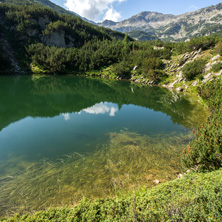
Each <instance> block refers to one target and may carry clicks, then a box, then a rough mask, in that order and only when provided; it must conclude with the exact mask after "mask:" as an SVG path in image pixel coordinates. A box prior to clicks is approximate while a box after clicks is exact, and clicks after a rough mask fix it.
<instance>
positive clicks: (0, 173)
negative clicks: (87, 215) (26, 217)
mask: <svg viewBox="0 0 222 222" xmlns="http://www.w3.org/2000/svg"><path fill="white" fill-rule="evenodd" d="M205 118H206V112H205V111H204V109H203V107H202V106H201V105H199V104H198V103H197V100H196V99H195V98H193V97H189V96H185V95H183V94H178V93H175V92H171V91H169V90H167V89H164V88H159V87H149V86H141V85H136V84H134V83H131V82H128V81H114V80H106V79H90V78H81V77H72V76H65V77H54V76H49V77H42V78H36V77H35V76H33V77H28V76H25V77H24V76H23V77H8V76H3V77H0V216H3V215H6V216H7V215H11V214H13V213H16V212H18V213H25V212H34V211H36V210H40V209H45V208H47V207H57V206H66V205H69V206H72V205H75V204H76V203H77V202H78V201H79V200H80V199H81V198H83V197H88V198H99V197H106V196H113V195H118V194H119V193H124V192H127V191H129V190H131V189H135V188H137V187H140V186H141V185H144V186H147V187H149V186H151V184H152V181H153V180H154V179H159V180H160V181H161V182H164V181H166V180H169V179H173V178H175V177H176V174H177V173H178V163H179V158H178V155H179V153H180V152H181V150H182V147H184V146H186V145H187V144H188V143H189V141H190V140H192V139H193V134H192V129H193V128H196V127H197V126H198V125H199V124H201V123H203V121H204V120H205Z"/></svg>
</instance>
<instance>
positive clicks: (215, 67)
mask: <svg viewBox="0 0 222 222" xmlns="http://www.w3.org/2000/svg"><path fill="white" fill-rule="evenodd" d="M221 69H222V63H221V62H218V63H216V64H214V65H213V66H212V71H213V72H219V71H220V70H221Z"/></svg>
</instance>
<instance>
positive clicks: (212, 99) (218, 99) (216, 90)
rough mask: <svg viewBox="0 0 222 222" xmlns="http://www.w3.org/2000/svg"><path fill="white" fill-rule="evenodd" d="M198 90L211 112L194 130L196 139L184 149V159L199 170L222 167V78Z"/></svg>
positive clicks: (185, 163)
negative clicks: (205, 120)
mask: <svg viewBox="0 0 222 222" xmlns="http://www.w3.org/2000/svg"><path fill="white" fill-rule="evenodd" d="M198 92H199V94H200V96H201V97H202V98H203V99H205V100H206V102H207V104H208V106H209V108H210V110H211V114H210V116H209V118H208V120H207V122H206V123H205V124H204V125H203V126H201V127H200V128H199V129H198V130H197V132H194V134H195V135H196V139H195V140H193V141H192V142H191V143H190V145H189V146H188V147H187V148H186V149H184V150H183V155H182V159H183V162H184V165H185V166H186V167H189V168H190V167H192V168H194V169H195V170H198V171H205V170H215V169H219V168H220V167H222V80H221V79H219V80H216V81H213V82H210V83H208V84H206V85H203V86H202V87H199V88H198Z"/></svg>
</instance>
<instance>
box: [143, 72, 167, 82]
mask: <svg viewBox="0 0 222 222" xmlns="http://www.w3.org/2000/svg"><path fill="white" fill-rule="evenodd" d="M144 76H145V77H147V78H149V79H150V80H151V81H154V82H160V81H161V80H163V79H164V78H165V77H166V76H167V75H166V73H165V72H163V71H162V70H159V69H157V70H153V69H150V70H149V71H148V72H147V73H146V74H145V75H144Z"/></svg>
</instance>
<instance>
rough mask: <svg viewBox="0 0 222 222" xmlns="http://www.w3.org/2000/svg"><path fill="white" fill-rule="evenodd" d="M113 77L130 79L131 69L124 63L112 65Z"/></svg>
mask: <svg viewBox="0 0 222 222" xmlns="http://www.w3.org/2000/svg"><path fill="white" fill-rule="evenodd" d="M112 71H113V72H114V74H115V75H117V76H119V77H125V78H130V76H131V73H130V71H131V69H130V66H129V65H128V64H127V63H126V62H120V63H116V64H114V65H113V70H112Z"/></svg>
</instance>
